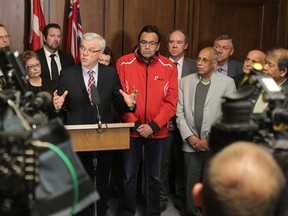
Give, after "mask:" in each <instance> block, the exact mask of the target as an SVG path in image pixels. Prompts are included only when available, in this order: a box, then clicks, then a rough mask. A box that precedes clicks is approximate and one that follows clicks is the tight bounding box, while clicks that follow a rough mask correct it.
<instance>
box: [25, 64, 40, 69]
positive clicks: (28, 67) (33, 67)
mask: <svg viewBox="0 0 288 216" xmlns="http://www.w3.org/2000/svg"><path fill="white" fill-rule="evenodd" d="M40 66H41V64H40V62H38V63H36V64H34V65H27V66H26V68H27V70H32V69H38V68H40Z"/></svg>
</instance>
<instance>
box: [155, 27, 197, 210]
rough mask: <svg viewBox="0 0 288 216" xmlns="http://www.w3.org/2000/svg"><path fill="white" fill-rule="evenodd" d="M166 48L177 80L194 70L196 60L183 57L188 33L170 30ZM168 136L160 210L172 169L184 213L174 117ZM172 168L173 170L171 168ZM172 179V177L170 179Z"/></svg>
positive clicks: (177, 200)
mask: <svg viewBox="0 0 288 216" xmlns="http://www.w3.org/2000/svg"><path fill="white" fill-rule="evenodd" d="M167 42H168V44H167V48H168V51H169V59H170V60H171V61H172V62H174V64H176V65H177V70H178V80H180V79H181V78H182V77H184V76H187V75H189V74H191V73H195V72H196V61H195V60H193V59H191V58H189V57H185V51H186V50H187V48H188V35H187V33H186V32H184V31H183V30H180V29H176V30H174V31H172V32H171V33H170V34H169V35H168V37H167ZM167 127H168V129H169V131H170V136H169V137H168V139H167V144H166V145H165V147H164V152H163V156H162V164H161V190H160V210H161V211H164V210H165V209H166V206H167V202H168V193H169V185H170V184H169V176H171V175H169V172H170V171H172V172H173V174H175V175H173V176H175V178H173V183H174V186H175V197H174V202H175V207H176V208H177V209H178V210H179V212H180V215H183V214H184V210H185V208H184V159H183V152H182V150H181V146H182V138H181V135H180V133H179V129H178V128H177V125H176V121H175V117H174V118H172V119H171V120H170V121H169V122H168V125H167ZM170 168H171V169H172V168H173V170H171V169H170ZM170 180H172V179H170Z"/></svg>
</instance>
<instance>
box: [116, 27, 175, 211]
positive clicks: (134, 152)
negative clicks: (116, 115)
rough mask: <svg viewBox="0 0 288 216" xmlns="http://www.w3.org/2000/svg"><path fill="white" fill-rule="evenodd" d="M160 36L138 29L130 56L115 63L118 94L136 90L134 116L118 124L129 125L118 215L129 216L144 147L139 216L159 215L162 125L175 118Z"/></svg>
mask: <svg viewBox="0 0 288 216" xmlns="http://www.w3.org/2000/svg"><path fill="white" fill-rule="evenodd" d="M160 39H161V36H160V33H159V30H158V28H157V27H156V26H152V25H148V26H144V27H143V29H142V30H141V31H140V33H139V36H138V49H137V51H136V52H133V53H131V54H128V55H125V56H123V57H121V58H120V59H119V60H118V61H117V70H118V73H119V76H120V80H121V84H122V87H123V89H124V91H125V92H126V93H127V94H129V93H130V92H131V90H132V88H133V86H135V88H136V89H137V90H138V92H139V93H138V98H137V110H136V111H135V113H125V114H124V115H122V120H123V122H134V123H135V127H134V128H133V129H132V130H131V132H130V149H129V150H124V151H123V163H124V179H123V191H122V196H121V197H120V203H119V212H118V215H121V216H130V215H135V211H136V200H137V199H136V194H137V174H138V167H139V163H140V160H141V155H142V149H143V148H142V147H144V151H145V152H144V154H143V158H144V166H143V167H144V178H143V179H144V180H145V181H144V212H145V215H160V214H161V212H160V170H161V158H162V152H163V149H164V145H165V144H166V142H167V141H166V140H167V137H168V136H169V131H168V129H167V122H168V121H169V120H170V119H171V118H172V117H173V116H174V115H175V112H176V104H177V100H178V79H177V70H176V65H175V64H173V62H172V61H170V60H169V59H168V58H166V57H164V56H162V55H160V54H159V53H158V50H159V48H160Z"/></svg>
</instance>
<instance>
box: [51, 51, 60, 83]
mask: <svg viewBox="0 0 288 216" xmlns="http://www.w3.org/2000/svg"><path fill="white" fill-rule="evenodd" d="M55 56H56V55H55V54H51V55H50V58H51V74H52V81H53V82H54V83H56V82H57V81H58V77H59V73H58V67H57V64H56V61H55V59H54V57H55Z"/></svg>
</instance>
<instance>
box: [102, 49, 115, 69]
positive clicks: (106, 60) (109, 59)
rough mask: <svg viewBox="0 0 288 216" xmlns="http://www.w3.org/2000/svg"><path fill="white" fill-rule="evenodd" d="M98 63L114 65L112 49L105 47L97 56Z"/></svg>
mask: <svg viewBox="0 0 288 216" xmlns="http://www.w3.org/2000/svg"><path fill="white" fill-rule="evenodd" d="M98 61H99V63H101V64H105V65H109V66H112V67H115V66H116V65H115V64H116V62H115V58H114V55H113V52H112V50H111V49H110V48H109V47H107V46H106V47H105V49H104V51H103V54H102V55H100V56H99V60H98Z"/></svg>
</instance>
